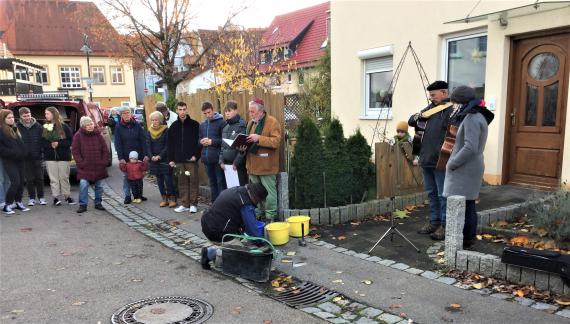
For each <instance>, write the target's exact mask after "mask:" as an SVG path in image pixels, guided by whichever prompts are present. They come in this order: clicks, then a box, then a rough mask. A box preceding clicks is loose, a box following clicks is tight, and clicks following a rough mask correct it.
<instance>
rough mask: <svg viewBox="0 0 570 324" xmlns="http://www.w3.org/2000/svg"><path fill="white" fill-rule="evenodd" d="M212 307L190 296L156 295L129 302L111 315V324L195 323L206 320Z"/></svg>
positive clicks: (211, 312)
mask: <svg viewBox="0 0 570 324" xmlns="http://www.w3.org/2000/svg"><path fill="white" fill-rule="evenodd" d="M213 312H214V307H213V306H212V305H211V304H209V303H207V302H205V301H202V300H199V299H195V298H190V297H178V296H168V297H156V298H148V299H143V300H140V301H137V302H134V303H130V304H128V305H126V306H124V307H122V308H121V309H119V310H118V311H117V312H116V313H115V314H113V316H112V317H111V323H113V324H145V323H156V324H162V323H164V324H167V323H168V324H190V323H192V324H196V323H204V322H206V321H207V320H208V319H209V318H210V317H211V316H212V314H213Z"/></svg>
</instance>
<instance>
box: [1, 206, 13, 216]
mask: <svg viewBox="0 0 570 324" xmlns="http://www.w3.org/2000/svg"><path fill="white" fill-rule="evenodd" d="M2 212H3V213H4V214H6V215H13V214H15V212H14V211H13V210H12V208H10V206H8V205H4V208H2Z"/></svg>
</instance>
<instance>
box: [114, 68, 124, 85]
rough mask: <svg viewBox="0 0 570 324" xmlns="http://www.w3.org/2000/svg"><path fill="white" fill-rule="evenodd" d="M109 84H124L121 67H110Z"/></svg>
mask: <svg viewBox="0 0 570 324" xmlns="http://www.w3.org/2000/svg"><path fill="white" fill-rule="evenodd" d="M111 83H117V84H121V83H125V79H124V77H123V68H122V67H120V66H112V67H111Z"/></svg>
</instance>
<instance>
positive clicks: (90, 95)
mask: <svg viewBox="0 0 570 324" xmlns="http://www.w3.org/2000/svg"><path fill="white" fill-rule="evenodd" d="M86 53H87V76H88V77H89V79H90V80H91V67H90V66H89V51H87V52H86ZM89 82H91V83H90V84H89V88H88V89H89V90H91V91H89V102H93V87H92V84H93V83H92V81H89Z"/></svg>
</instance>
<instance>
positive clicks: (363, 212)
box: [356, 203, 368, 221]
mask: <svg viewBox="0 0 570 324" xmlns="http://www.w3.org/2000/svg"><path fill="white" fill-rule="evenodd" d="M367 210H368V204H366V203H363V204H358V205H356V218H357V219H358V220H359V221H361V220H363V219H364V218H366V217H367V216H368V215H367Z"/></svg>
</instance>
